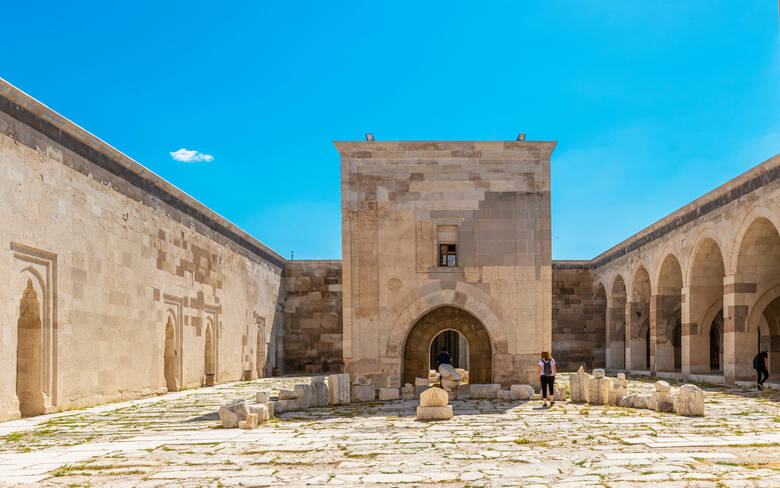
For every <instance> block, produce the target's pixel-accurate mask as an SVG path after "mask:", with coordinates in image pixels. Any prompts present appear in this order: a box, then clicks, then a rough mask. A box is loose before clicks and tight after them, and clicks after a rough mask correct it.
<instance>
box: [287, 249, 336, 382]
mask: <svg viewBox="0 0 780 488" xmlns="http://www.w3.org/2000/svg"><path fill="white" fill-rule="evenodd" d="M284 287H285V291H286V297H285V301H284V326H285V330H284V373H325V372H336V373H340V372H343V370H344V358H343V349H342V345H343V338H344V335H343V327H342V287H341V261H340V260H294V261H287V265H286V266H285V269H284Z"/></svg>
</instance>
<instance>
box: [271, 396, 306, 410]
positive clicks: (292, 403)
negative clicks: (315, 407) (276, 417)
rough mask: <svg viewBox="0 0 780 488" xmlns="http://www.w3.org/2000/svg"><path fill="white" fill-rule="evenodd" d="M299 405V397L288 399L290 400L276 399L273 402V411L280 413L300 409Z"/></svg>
mask: <svg viewBox="0 0 780 488" xmlns="http://www.w3.org/2000/svg"><path fill="white" fill-rule="evenodd" d="M301 408H302V407H301V401H300V399H299V398H295V399H290V400H281V399H280V400H277V401H275V402H274V412H275V413H282V412H289V411H291V410H300V409H301Z"/></svg>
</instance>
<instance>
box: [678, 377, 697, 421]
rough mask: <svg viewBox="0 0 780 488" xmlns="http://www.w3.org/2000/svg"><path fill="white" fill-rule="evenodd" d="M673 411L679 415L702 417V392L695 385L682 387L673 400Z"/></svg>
mask: <svg viewBox="0 0 780 488" xmlns="http://www.w3.org/2000/svg"><path fill="white" fill-rule="evenodd" d="M674 411H675V412H676V413H677V414H679V415H685V416H687V417H696V416H702V415H704V392H703V391H702V389H701V388H699V387H698V386H696V385H682V386H681V387H680V391H679V392H678V393H677V397H676V398H675V400H674Z"/></svg>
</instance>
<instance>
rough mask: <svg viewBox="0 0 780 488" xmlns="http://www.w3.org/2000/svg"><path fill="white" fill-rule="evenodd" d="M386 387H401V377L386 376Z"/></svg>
mask: <svg viewBox="0 0 780 488" xmlns="http://www.w3.org/2000/svg"><path fill="white" fill-rule="evenodd" d="M387 388H401V377H400V376H388V377H387Z"/></svg>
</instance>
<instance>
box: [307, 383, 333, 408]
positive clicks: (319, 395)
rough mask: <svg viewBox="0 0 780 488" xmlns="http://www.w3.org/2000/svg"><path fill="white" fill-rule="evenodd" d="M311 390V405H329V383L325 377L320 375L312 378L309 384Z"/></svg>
mask: <svg viewBox="0 0 780 488" xmlns="http://www.w3.org/2000/svg"><path fill="white" fill-rule="evenodd" d="M309 390H310V391H311V406H312V407H326V406H328V401H329V398H328V395H329V393H328V385H326V384H325V378H323V377H322V376H318V377H316V378H315V379H312V382H311V385H309Z"/></svg>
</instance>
